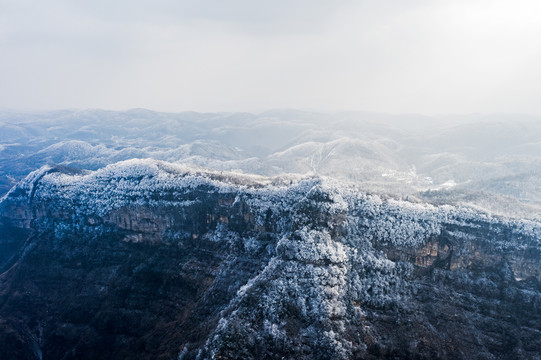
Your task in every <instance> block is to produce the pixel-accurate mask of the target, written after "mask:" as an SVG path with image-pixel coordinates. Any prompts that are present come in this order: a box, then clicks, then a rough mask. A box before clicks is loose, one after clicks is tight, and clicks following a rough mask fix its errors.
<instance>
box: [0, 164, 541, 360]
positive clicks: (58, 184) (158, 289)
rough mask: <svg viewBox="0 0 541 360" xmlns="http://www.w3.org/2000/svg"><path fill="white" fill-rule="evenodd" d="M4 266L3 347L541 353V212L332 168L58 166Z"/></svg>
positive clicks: (12, 230) (201, 352)
mask: <svg viewBox="0 0 541 360" xmlns="http://www.w3.org/2000/svg"><path fill="white" fill-rule="evenodd" d="M0 272H1V274H0V345H1V346H0V358H2V359H4V358H5V359H96V358H99V359H127V358H137V359H194V358H197V359H207V358H213V359H218V358H222V359H232V358H239V359H250V358H254V359H261V358H269V359H274V358H286V359H352V358H359V359H380V358H385V359H436V358H440V359H474V358H475V359H511V358H523V359H532V358H533V359H535V358H537V359H539V358H541V336H540V335H541V285H540V282H541V224H539V223H537V222H534V221H518V220H511V219H505V218H498V217H491V216H488V215H486V214H481V213H476V212H474V211H471V210H467V209H461V208H456V207H450V206H440V207H435V206H430V205H425V204H412V203H409V202H403V201H396V200H393V199H382V198H381V197H379V196H375V195H367V194H363V193H360V192H358V191H357V190H356V189H355V188H354V187H349V186H345V185H343V184H340V183H338V182H335V181H332V180H329V179H318V178H311V179H294V178H274V179H267V178H262V177H253V176H246V175H236V174H232V173H220V172H212V171H208V170H202V169H197V168H192V167H187V166H182V165H172V164H168V163H163V162H157V161H127V162H122V163H118V164H115V165H111V166H108V167H106V168H104V169H101V170H98V171H95V172H78V171H75V170H72V169H68V168H50V167H45V168H42V169H40V170H38V171H36V172H34V173H32V174H31V175H29V176H28V177H27V178H26V179H25V180H24V181H22V182H21V183H20V184H18V185H17V186H16V187H15V188H13V189H12V190H11V191H10V193H9V194H8V195H6V196H5V197H4V198H3V199H2V200H1V202H0Z"/></svg>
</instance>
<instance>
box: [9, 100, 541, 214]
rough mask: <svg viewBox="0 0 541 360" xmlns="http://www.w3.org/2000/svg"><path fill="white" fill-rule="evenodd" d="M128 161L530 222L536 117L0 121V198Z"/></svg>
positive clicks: (84, 115) (534, 201) (84, 116)
mask: <svg viewBox="0 0 541 360" xmlns="http://www.w3.org/2000/svg"><path fill="white" fill-rule="evenodd" d="M132 158H148V159H157V160H164V161H170V162H183V163H189V164H196V165H200V166H204V167H208V168H211V169H215V170H221V171H237V172H244V173H249V174H259V175H264V176H276V175H280V174H284V173H297V174H302V175H305V174H312V175H313V174H316V175H324V176H331V177H334V178H338V179H341V180H345V181H350V182H354V183H357V184H359V185H360V186H362V187H363V189H364V190H365V191H370V192H377V193H383V194H386V193H388V194H393V195H394V196H397V197H402V198H406V197H408V198H419V199H422V200H423V201H432V199H436V198H437V199H438V201H440V202H448V203H453V204H455V203H457V201H460V204H462V205H464V204H469V205H471V206H473V207H474V208H479V207H481V208H483V209H484V210H488V211H492V212H494V213H500V214H506V215H509V216H517V217H530V218H531V217H535V216H538V214H539V213H540V210H541V198H540V195H539V194H541V191H540V190H541V182H540V180H539V179H540V176H539V174H540V172H541V121H540V119H538V118H535V117H528V116H520V115H493V116H481V115H470V116H454V117H451V116H449V117H435V118H430V117H424V116H414V115H407V116H406V115H404V116H398V115H384V114H371V113H356V112H342V113H332V114H331V113H315V112H303V111H293V110H283V111H268V112H264V113H261V114H249V113H193V112H185V113H178V114H170V113H159V112H153V111H149V110H144V109H135V110H130V111H125V112H113V111H103V110H86V111H70V110H65V111H56V112H49V113H34V114H22V113H18V114H17V113H2V114H0V193H2V194H5V193H6V192H7V191H8V190H9V189H10V188H11V187H12V186H13V185H14V184H15V183H16V182H17V181H19V180H20V179H22V178H24V177H25V176H26V175H27V174H28V173H30V172H31V171H33V170H35V169H36V168H38V167H40V166H42V165H45V164H49V165H57V164H62V165H67V166H72V167H78V168H81V169H89V170H96V169H99V168H102V167H104V166H106V165H108V164H112V163H114V162H117V161H122V160H128V159H132ZM427 193H429V194H430V196H427ZM481 194H486V196H485V195H481ZM476 199H482V200H483V201H477V200H476Z"/></svg>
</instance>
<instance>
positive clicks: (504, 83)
mask: <svg viewBox="0 0 541 360" xmlns="http://www.w3.org/2000/svg"><path fill="white" fill-rule="evenodd" d="M540 64H541V1H538V0H529V1H523V0H513V1H498V0H487V1H475V0H469V1H460V0H449V1H435V0H430V1H423V0H413V1H400V0H396V1H386V0H375V1H362V0H357V1H319V0H273V1H263V0H261V1H256V0H232V1H228V0H197V1H196V0H191V1H178V0H171V1H166V0H153V1H140V0H135V1H134V0H130V1H124V0H122V1H120V0H116V1H102V0H93V1H74V0H69V1H68V0H66V1H61V0H52V1H43V0H41V1H39V0H35V1H27V0H0V107H3V108H11V109H19V110H38V109H40V110H41V109H58V108H105V109H128V108H135V107H144V108H149V109H154V110H163V111H183V110H195V111H261V110H266V109H273V108H300V109H316V110H366V111H377V112H386V113H422V114H427V115H431V114H448V113H471V112H481V113H493V112H520V113H532V114H541V101H540V100H541V65H540Z"/></svg>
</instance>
